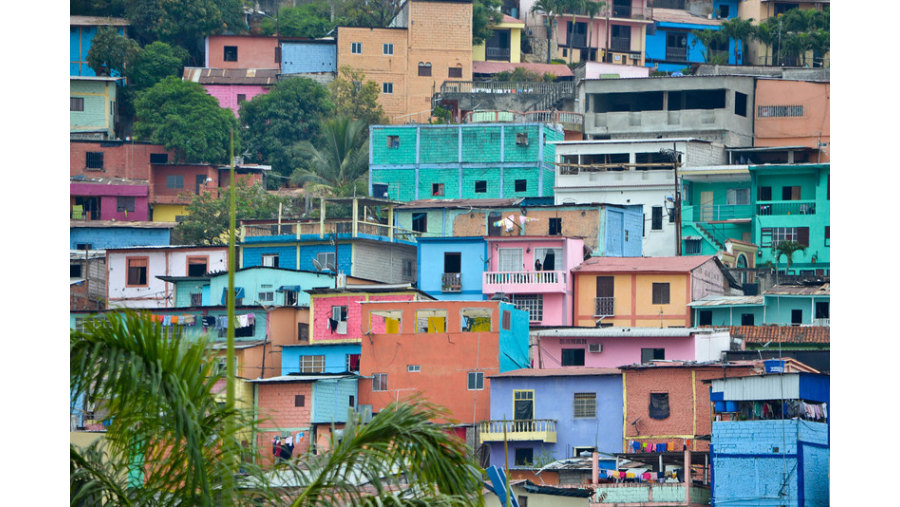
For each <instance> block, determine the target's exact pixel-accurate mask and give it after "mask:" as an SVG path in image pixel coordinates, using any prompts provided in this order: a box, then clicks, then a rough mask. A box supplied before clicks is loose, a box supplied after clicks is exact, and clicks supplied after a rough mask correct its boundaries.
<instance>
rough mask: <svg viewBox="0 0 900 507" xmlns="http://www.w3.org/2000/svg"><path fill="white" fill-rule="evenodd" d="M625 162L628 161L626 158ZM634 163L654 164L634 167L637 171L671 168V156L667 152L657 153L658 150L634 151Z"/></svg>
mask: <svg viewBox="0 0 900 507" xmlns="http://www.w3.org/2000/svg"><path fill="white" fill-rule="evenodd" d="M625 162H628V161H627V160H626V161H625ZM634 163H635V164H656V165H654V166H651V167H635V170H637V171H646V170H648V169H663V170H666V169H672V157H670V156H669V154H667V153H659V152H650V153H635V154H634Z"/></svg>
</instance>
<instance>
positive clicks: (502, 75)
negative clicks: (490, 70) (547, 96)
mask: <svg viewBox="0 0 900 507" xmlns="http://www.w3.org/2000/svg"><path fill="white" fill-rule="evenodd" d="M554 80H556V76H554V75H553V74H550V73H548V72H545V73H544V74H539V73H537V72H532V71H530V70H528V69H526V68H524V67H516V68H515V69H513V70H511V71H509V70H504V71H503V72H498V73H496V74H494V75H493V77H491V81H509V82H513V83H534V82H540V81H544V82H548V83H549V82H552V81H554Z"/></svg>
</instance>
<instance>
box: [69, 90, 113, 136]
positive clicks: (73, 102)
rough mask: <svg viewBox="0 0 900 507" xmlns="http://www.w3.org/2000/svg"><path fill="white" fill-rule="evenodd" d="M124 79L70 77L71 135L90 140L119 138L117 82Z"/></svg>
mask: <svg viewBox="0 0 900 507" xmlns="http://www.w3.org/2000/svg"><path fill="white" fill-rule="evenodd" d="M120 79H122V78H120V77H89V76H71V77H69V133H70V134H71V135H72V136H77V137H81V138H90V139H115V138H116V122H115V118H116V82H117V81H119V80H120Z"/></svg>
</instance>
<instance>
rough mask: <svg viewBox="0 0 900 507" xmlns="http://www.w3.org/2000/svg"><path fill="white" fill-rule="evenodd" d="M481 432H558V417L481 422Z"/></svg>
mask: <svg viewBox="0 0 900 507" xmlns="http://www.w3.org/2000/svg"><path fill="white" fill-rule="evenodd" d="M478 426H479V428H478V429H479V430H480V431H481V433H503V431H504V430H506V433H534V432H556V419H518V420H509V419H502V420H493V421H482V422H481V423H479V425H478Z"/></svg>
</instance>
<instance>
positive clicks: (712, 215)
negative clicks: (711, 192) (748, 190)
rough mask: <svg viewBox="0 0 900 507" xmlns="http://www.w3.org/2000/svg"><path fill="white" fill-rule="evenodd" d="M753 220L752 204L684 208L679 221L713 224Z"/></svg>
mask: <svg viewBox="0 0 900 507" xmlns="http://www.w3.org/2000/svg"><path fill="white" fill-rule="evenodd" d="M743 218H753V205H752V204H701V205H693V206H684V207H683V208H682V212H681V219H682V220H684V221H685V222H714V221H717V220H736V219H743Z"/></svg>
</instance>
